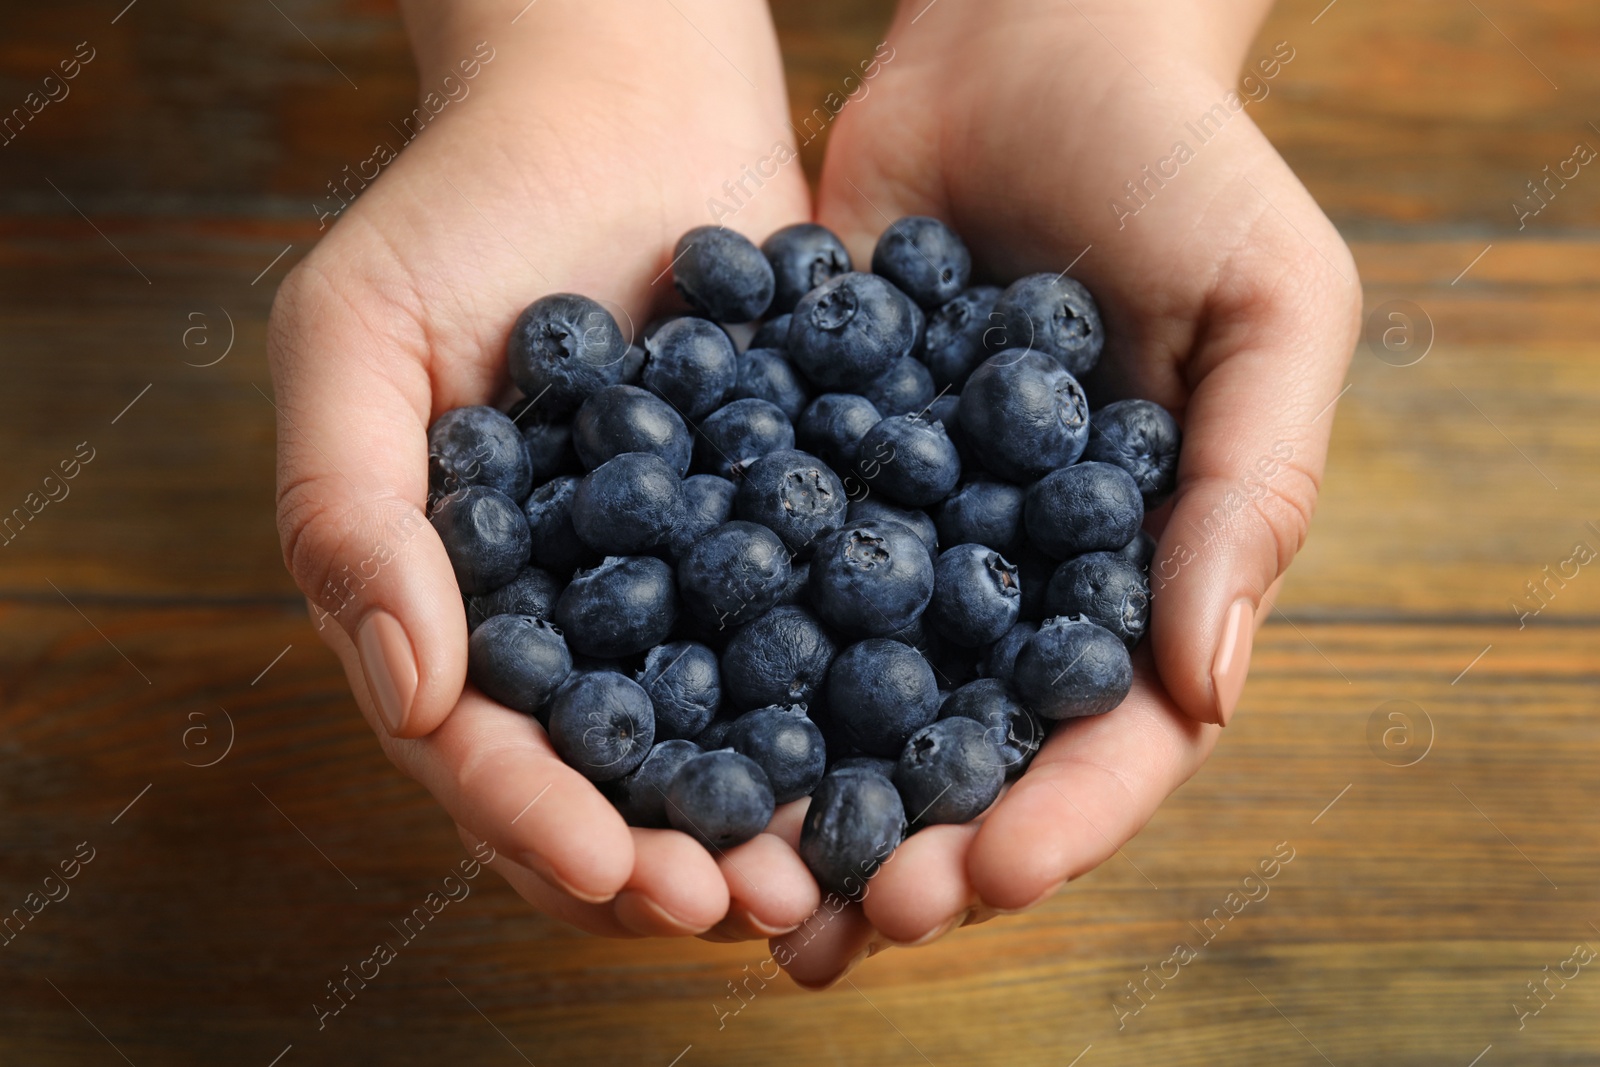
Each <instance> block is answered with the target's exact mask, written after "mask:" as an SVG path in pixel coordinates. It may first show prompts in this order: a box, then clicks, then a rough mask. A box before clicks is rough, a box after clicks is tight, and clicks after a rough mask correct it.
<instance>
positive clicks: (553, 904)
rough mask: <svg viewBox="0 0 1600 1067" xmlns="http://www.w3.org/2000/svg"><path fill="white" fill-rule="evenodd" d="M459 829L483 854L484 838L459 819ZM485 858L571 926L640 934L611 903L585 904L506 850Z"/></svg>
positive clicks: (523, 892)
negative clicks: (628, 924)
mask: <svg viewBox="0 0 1600 1067" xmlns="http://www.w3.org/2000/svg"><path fill="white" fill-rule="evenodd" d="M456 833H457V834H458V835H459V836H460V838H461V843H462V844H463V845H465V846H466V847H467V851H469V852H472V853H474V854H481V852H480V850H481V849H482V848H483V846H484V842H483V841H482V840H481V839H479V837H478V836H477V835H476V834H474V833H473V832H472V831H471V830H468V829H467V828H466V827H465V826H462V825H460V824H459V823H458V824H456ZM486 862H487V863H488V865H489V866H490V867H491V868H493V869H494V872H495V873H496V874H498V875H499V876H500V877H502V878H504V879H505V880H506V883H507V884H508V885H510V886H511V888H512V889H514V890H515V891H516V893H517V895H518V896H520V897H521V898H522V899H523V900H526V901H527V902H528V903H529V904H532V905H533V906H534V907H535V908H537V909H538V910H539V911H541V912H543V913H544V914H546V915H549V916H550V917H551V918H554V919H559V920H561V921H562V922H564V923H566V924H567V925H568V926H573V927H576V928H577V929H579V930H582V931H583V932H584V933H588V934H594V935H595V936H597V937H626V938H633V937H639V936H640V935H639V934H637V933H635V932H634V931H632V930H630V929H628V928H627V927H626V926H623V925H622V923H620V922H619V921H618V920H617V916H616V912H615V910H614V909H613V907H612V906H611V905H610V904H586V903H584V902H583V901H581V900H574V899H573V898H572V897H571V896H570V895H568V894H567V893H566V892H565V891H564V890H561V889H559V888H557V887H555V886H553V885H551V884H550V883H549V882H546V881H545V880H544V879H543V878H541V877H539V875H537V874H535V873H534V872H533V871H530V870H529V869H528V868H526V867H523V866H521V865H520V864H517V863H514V862H512V861H511V859H510V858H508V857H507V856H506V855H505V854H504V853H501V852H496V853H495V854H494V856H493V858H492V859H490V860H488V861H486Z"/></svg>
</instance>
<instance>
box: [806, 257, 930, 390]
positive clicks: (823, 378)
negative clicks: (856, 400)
mask: <svg viewBox="0 0 1600 1067" xmlns="http://www.w3.org/2000/svg"><path fill="white" fill-rule="evenodd" d="M915 343H916V324H915V323H914V322H913V321H912V317H911V312H910V309H909V308H908V306H907V304H906V301H905V299H904V294H902V293H900V292H899V291H898V290H896V289H895V288H894V286H892V285H890V284H889V283H888V282H886V281H884V280H883V279H882V278H879V277H878V276H877V275H874V274H860V273H854V272H852V273H849V274H841V275H839V276H838V277H836V278H831V279H829V280H828V281H826V282H823V283H822V284H821V285H819V286H818V287H817V288H815V289H813V290H811V292H809V293H807V294H806V295H805V296H804V297H802V298H801V300H800V302H799V303H798V304H796V305H795V309H794V312H793V315H792V317H791V318H790V320H789V341H788V344H787V345H786V346H785V347H786V348H787V350H788V353H789V358H790V359H791V360H793V361H794V364H795V366H796V367H799V368H800V372H801V373H802V374H804V375H805V376H806V377H807V378H808V379H809V380H810V381H811V384H812V385H815V386H816V387H817V388H819V389H823V390H842V389H859V388H861V387H862V386H865V385H868V384H870V383H871V382H872V380H873V379H874V378H876V377H877V376H878V375H880V374H882V373H883V372H884V371H886V370H888V369H889V367H890V366H891V365H893V363H894V361H895V360H897V359H899V358H900V357H901V356H905V355H910V354H911V350H912V348H913V346H914V345H915Z"/></svg>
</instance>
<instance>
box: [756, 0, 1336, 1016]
mask: <svg viewBox="0 0 1600 1067" xmlns="http://www.w3.org/2000/svg"><path fill="white" fill-rule="evenodd" d="M1252 5H1253V7H1254V8H1256V9H1259V8H1260V4H1259V3H1258V2H1257V0H1242V2H1241V0H1218V2H1214V3H1212V4H1210V5H1205V4H1202V5H1198V6H1191V5H1171V4H1167V3H1164V2H1162V0H1148V2H1145V0H1134V2H1117V3H1111V2H1109V0H1107V2H1101V0H1077V2H1076V3H1074V4H1043V3H1039V2H1036V0H1000V2H998V3H994V4H984V5H976V4H962V3H959V2H954V0H952V2H949V3H941V4H938V5H937V6H928V5H927V0H908V3H907V4H906V5H905V6H903V7H902V9H901V11H900V14H899V16H898V18H897V20H896V24H895V26H894V28H893V29H892V30H891V32H890V35H889V42H890V44H891V45H892V46H893V48H894V54H893V59H892V61H890V62H887V63H885V64H884V65H883V69H882V73H881V75H880V77H879V78H877V79H876V80H875V81H874V83H873V85H872V90H871V92H870V94H868V95H867V96H866V97H865V98H864V99H861V100H859V101H858V102H857V103H855V104H852V105H851V106H850V107H848V108H846V109H845V111H844V113H843V114H842V115H841V116H840V118H839V121H838V123H837V126H836V128H835V129H834V131H833V134H832V142H831V144H830V145H829V150H828V156H827V161H826V163H825V166H824V171H823V178H822V183H821V188H820V191H819V196H818V216H819V221H821V222H822V223H823V224H824V225H827V226H829V227H831V228H832V229H834V230H835V231H836V232H837V233H839V234H840V236H841V237H843V238H844V239H845V241H846V243H847V244H848V245H849V246H850V250H851V254H852V256H854V257H855V258H856V261H857V262H868V261H870V255H871V250H872V246H873V243H874V241H875V240H876V237H877V234H878V233H879V232H880V231H882V229H883V228H884V227H885V226H886V225H888V223H889V222H890V221H891V220H893V219H895V218H897V217H899V216H901V215H907V214H926V215H934V216H937V217H939V218H942V219H944V220H946V221H947V222H949V223H951V224H952V225H953V226H954V227H955V229H956V231H957V232H958V233H960V234H961V235H962V236H963V237H964V238H965V239H966V241H967V243H968V245H969V247H970V248H971V250H972V253H973V258H974V262H975V264H976V267H977V270H978V272H979V273H982V274H987V275H988V276H990V277H992V278H997V279H1001V280H1002V281H1004V280H1009V279H1012V278H1016V277H1020V276H1021V275H1023V274H1027V273H1031V272H1036V271H1050V272H1055V271H1060V270H1062V269H1063V268H1065V267H1067V266H1068V265H1069V264H1073V263H1074V262H1075V263H1076V266H1073V267H1072V268H1071V269H1072V274H1073V276H1075V277H1077V278H1079V279H1081V280H1082V281H1083V282H1084V283H1085V284H1086V285H1088V286H1089V288H1090V289H1091V290H1092V291H1093V292H1094V293H1095V295H1096V297H1097V298H1098V300H1099V303H1100V307H1101V311H1102V314H1103V316H1104V319H1105V326H1106V333H1107V337H1108V339H1109V341H1108V345H1107V348H1106V351H1105V355H1104V357H1103V359H1102V362H1101V366H1100V368H1099V370H1097V371H1096V372H1095V373H1094V374H1093V375H1092V376H1091V378H1090V380H1089V381H1088V382H1087V383H1086V385H1087V386H1088V388H1089V389H1090V393H1091V396H1092V397H1094V399H1095V403H1097V404H1100V403H1105V402H1106V401H1109V400H1113V399H1117V398H1120V397H1126V396H1139V397H1145V398H1148V399H1151V400H1155V401H1157V402H1158V403H1161V404H1162V405H1164V406H1166V407H1167V408H1168V409H1170V410H1172V411H1174V412H1175V413H1177V414H1178V415H1179V417H1180V421H1181V423H1182V425H1183V429H1184V435H1185V436H1184V449H1183V455H1182V459H1181V461H1180V469H1179V488H1178V491H1177V494H1176V496H1175V499H1174V501H1173V503H1172V504H1171V505H1170V506H1169V507H1166V508H1163V509H1161V510H1160V511H1158V512H1157V513H1156V514H1155V516H1154V520H1155V522H1156V523H1157V524H1158V525H1160V526H1163V527H1164V529H1163V531H1162V532H1161V533H1160V547H1159V549H1158V551H1157V553H1156V558H1155V563H1154V564H1153V565H1152V569H1151V572H1152V588H1153V598H1152V622H1151V636H1150V640H1149V641H1148V642H1146V643H1145V644H1144V645H1142V646H1141V647H1140V649H1139V650H1138V651H1137V652H1136V654H1135V656H1134V664H1135V674H1136V677H1135V682H1134V688H1133V691H1132V693H1131V694H1130V695H1129V697H1128V700H1127V702H1126V703H1125V704H1123V706H1121V707H1120V708H1118V709H1117V710H1115V711H1113V712H1112V713H1110V714H1109V715H1106V716H1103V717H1099V718H1093V719H1087V720H1080V721H1077V722H1071V723H1065V724H1062V725H1061V726H1058V727H1057V728H1056V729H1055V731H1054V732H1053V734H1052V735H1051V737H1050V739H1049V741H1048V742H1047V743H1046V745H1045V746H1044V749H1043V750H1042V751H1041V752H1040V754H1039V756H1038V757H1037V759H1036V760H1035V762H1034V763H1033V765H1032V766H1031V768H1030V769H1029V771H1028V772H1027V774H1025V775H1024V776H1023V777H1022V778H1021V779H1020V780H1019V781H1018V782H1016V783H1015V784H1014V785H1013V786H1012V787H1011V788H1010V789H1009V791H1008V792H1007V793H1006V794H1005V795H1004V796H1002V798H1001V799H1000V800H999V801H998V802H997V804H996V805H995V806H994V807H993V808H992V809H991V810H990V811H989V812H988V813H987V816H986V817H985V818H984V819H983V820H982V823H981V825H969V826H941V827H933V828H931V829H928V830H924V831H922V832H921V833H918V834H916V835H914V836H913V837H911V838H910V839H908V840H907V841H906V843H905V844H904V845H902V846H901V847H900V849H899V850H898V851H897V852H896V853H895V855H894V857H893V858H892V859H891V860H890V861H889V862H888V863H887V864H886V865H885V866H884V867H883V868H882V870H881V871H880V872H879V873H878V875H877V876H876V877H875V878H874V880H873V881H872V882H871V883H870V885H869V888H868V892H867V895H866V897H865V899H864V901H863V902H862V904H861V905H860V906H859V907H858V908H853V910H851V911H848V912H846V913H843V914H842V915H840V916H838V917H835V918H834V919H832V920H831V921H829V922H828V923H826V924H825V925H824V926H823V927H822V928H821V930H820V932H817V931H814V930H812V929H810V928H809V927H808V928H805V929H802V930H800V931H797V932H796V933H794V934H791V935H788V936H787V937H785V938H779V939H776V941H775V943H774V945H775V948H776V946H777V945H778V944H779V943H781V944H782V945H783V947H784V950H785V951H784V952H783V953H781V954H780V959H783V958H787V957H788V956H789V955H790V954H792V955H793V957H794V958H793V959H792V961H790V962H789V965H788V970H789V972H790V974H791V975H792V976H793V977H794V978H795V979H796V980H797V981H800V982H802V983H803V984H809V985H819V984H826V983H827V982H829V981H832V980H836V979H837V977H838V976H839V974H840V973H841V971H842V970H843V969H845V968H846V967H847V965H848V964H849V963H850V962H851V961H853V960H858V959H859V958H861V957H862V956H863V955H865V954H866V953H868V952H869V951H870V950H872V949H874V948H876V947H880V946H882V945H884V944H890V943H907V942H918V941H920V942H924V943H925V942H926V941H927V940H931V939H933V938H935V937H937V936H939V935H940V934H942V933H943V932H945V931H947V930H948V929H950V928H952V927H953V926H955V925H959V924H960V923H962V922H968V921H973V920H982V919H984V918H987V917H989V916H991V915H993V914H995V913H997V912H1000V911H1011V910H1017V909H1023V908H1027V907H1030V906H1031V905H1033V904H1035V903H1037V902H1038V901H1040V900H1042V899H1043V898H1045V897H1047V896H1048V895H1050V894H1051V893H1053V892H1054V891H1055V890H1056V889H1057V888H1059V887H1060V885H1061V884H1062V883H1063V882H1064V881H1066V880H1068V879H1071V878H1076V877H1078V876H1079V875H1082V874H1083V873H1085V872H1087V871H1089V870H1091V869H1092V868H1094V867H1095V866H1096V865H1098V864H1099V863H1101V862H1102V861H1104V860H1105V859H1107V858H1108V857H1109V856H1111V855H1112V854H1113V853H1114V852H1115V851H1116V850H1117V849H1118V848H1119V847H1120V846H1121V845H1122V844H1123V843H1124V842H1126V841H1127V840H1128V839H1129V838H1130V837H1132V836H1133V835H1134V834H1135V833H1136V832H1137V831H1138V830H1139V829H1140V828H1141V827H1142V826H1143V825H1144V824H1145V822H1146V821H1147V820H1148V819H1149V818H1150V817H1151V815H1152V814H1153V813H1154V812H1155V810H1156V808H1157V806H1158V805H1160V803H1161V802H1162V801H1163V800H1164V799H1165V798H1166V797H1167V795H1168V794H1170V793H1171V792H1172V791H1173V790H1174V789H1176V788H1177V787H1178V786H1179V785H1180V784H1181V783H1182V782H1183V781H1185V780H1186V779H1187V778H1188V777H1189V776H1190V775H1191V774H1193V773H1194V771H1195V770H1196V769H1197V768H1198V767H1199V766H1200V764H1201V763H1202V762H1203V761H1204V760H1205V758H1206V756H1207V755H1208V754H1209V752H1210V750H1211V747H1212V746H1213V745H1214V744H1215V743H1216V740H1217V735H1218V734H1219V732H1220V730H1219V728H1218V727H1217V726H1215V725H1209V724H1212V723H1226V722H1227V720H1228V717H1229V715H1230V714H1231V713H1232V711H1233V708H1234V706H1235V704H1236V702H1237V700H1238V697H1239V692H1240V689H1241V688H1242V686H1243V684H1244V676H1245V672H1246V669H1247V667H1248V663H1249V657H1250V646H1251V640H1252V636H1253V633H1254V630H1255V627H1256V626H1257V625H1259V624H1260V622H1261V620H1262V619H1263V618H1264V617H1265V616H1266V614H1267V613H1268V611H1270V603H1271V597H1272V593H1273V592H1274V591H1275V583H1276V582H1277V581H1278V579H1279V577H1280V576H1281V575H1282V574H1283V572H1284V569H1285V568H1286V567H1288V565H1289V562H1290V561H1291V560H1292V559H1293V558H1294V555H1295V553H1296V552H1297V551H1298V550H1299V548H1300V546H1301V544H1302V542H1303V541H1304V539H1305V536H1306V530H1307V524H1308V523H1309V521H1310V518H1311V513H1312V509H1313V506H1314V504H1315V502H1316V495H1317V486H1318V481H1319V479H1320V477H1321V473H1322V466H1323V461H1324V458H1325V454H1326V448H1327V440H1328V432H1329V427H1330V425H1331V423H1332V412H1331V408H1330V405H1331V404H1332V402H1333V401H1334V399H1335V398H1336V396H1337V395H1338V394H1339V390H1340V383H1341V381H1342V379H1343V376H1344V372H1345V367H1346V365H1347V363H1348V361H1349V357H1350V353H1351V349H1352V347H1353V344H1354V341H1355V336H1356V330H1357V319H1358V312H1359V307H1360V290H1359V286H1358V283H1357V278H1356V271H1355V266H1354V264H1353V262H1352V260H1351V258H1350V255H1349V252H1348V251H1347V249H1346V248H1345V246H1344V244H1343V242H1342V241H1341V240H1340V238H1339V235H1338V233H1337V232H1336V231H1335V230H1334V228H1333V226H1332V224H1330V223H1329V222H1328V220H1327V219H1326V218H1325V217H1324V216H1323V215H1322V213H1321V212H1320V211H1319V210H1318V209H1317V206H1316V204H1315V203H1314V202H1313V201H1312V199H1311V197H1310V196H1309V195H1308V194H1307V192H1306V190H1305V189H1304V188H1303V187H1302V186H1301V185H1300V183H1299V182H1298V181H1297V180H1296V179H1295V177H1294V175H1293V174H1292V173H1291V172H1290V170H1289V168H1288V167H1287V166H1286V165H1285V164H1284V162H1283V160H1282V159H1280V158H1279V156H1278V155H1277V153H1276V152H1274V151H1273V149H1272V147H1271V145H1269V144H1268V143H1267V141H1266V140H1265V139H1264V138H1263V137H1262V135H1261V134H1260V132H1259V131H1258V130H1257V129H1256V127H1255V126H1254V124H1253V123H1252V122H1251V120H1250V117H1249V114H1248V105H1247V104H1241V105H1240V106H1239V107H1238V108H1234V109H1230V108H1229V107H1228V105H1227V104H1226V102H1225V100H1226V97H1227V96H1228V94H1229V92H1230V90H1231V88H1232V83H1233V80H1234V78H1235V76H1236V73H1237V71H1238V69H1239V63H1240V60H1241V58H1242V56H1243V51H1244V48H1245V47H1246V45H1247V44H1248V42H1249V40H1250V37H1251V36H1252V34H1253V32H1254V20H1255V18H1256V17H1257V16H1259V14H1260V13H1261V12H1260V10H1254V11H1251V10H1246V9H1248V8H1251V7H1252ZM1208 7H1209V8H1210V9H1211V10H1210V11H1209V12H1208V11H1207V10H1205V9H1206V8H1208ZM1224 9H1226V10H1224ZM919 12H920V15H919ZM1208 16H1209V18H1210V21H1209V22H1208V21H1207V18H1208ZM913 20H915V22H914V24H913ZM1091 20H1092V23H1091ZM1102 34H1104V36H1102ZM1108 38H1109V41H1111V42H1115V46H1113V45H1112V44H1111V43H1108ZM1118 49H1120V50H1121V51H1120V52H1119V51H1118ZM1291 53H1292V48H1289V49H1286V50H1285V51H1284V52H1283V54H1280V55H1279V56H1277V63H1276V65H1275V66H1274V65H1269V67H1268V68H1266V69H1270V70H1272V71H1273V75H1274V76H1275V77H1283V78H1285V79H1287V78H1289V77H1292V74H1285V73H1284V72H1283V63H1284V56H1285V55H1289V54H1291ZM1264 55H1265V56H1266V58H1268V59H1271V58H1273V56H1272V49H1271V48H1270V46H1269V47H1268V48H1267V49H1266V50H1265V52H1264ZM1253 58H1255V57H1253ZM1291 61H1292V60H1291ZM1140 71H1143V72H1144V73H1143V74H1141V73H1140ZM1252 73H1253V74H1254V75H1255V78H1254V80H1253V81H1251V82H1249V83H1247V85H1255V86H1257V89H1256V90H1254V92H1255V93H1260V91H1261V90H1260V88H1259V87H1260V86H1262V85H1266V86H1267V87H1268V89H1267V91H1270V85H1271V81H1270V79H1264V78H1263V77H1262V75H1263V74H1264V73H1265V71H1264V70H1263V69H1261V68H1256V67H1255V66H1254V63H1252ZM1144 74H1148V75H1149V78H1150V79H1151V81H1152V82H1154V84H1151V83H1150V82H1147V81H1146V80H1145V77H1144ZM1235 99H1236V100H1238V99H1240V98H1235ZM1213 105H1221V108H1220V110H1219V111H1218V112H1215V113H1213V114H1215V115H1220V116H1221V117H1222V121H1217V120H1216V119H1213V120H1212V121H1213V122H1215V123H1216V124H1217V125H1219V126H1220V130H1217V129H1214V128H1213V127H1211V126H1208V127H1207V129H1206V133H1207V134H1208V136H1207V139H1206V140H1205V141H1203V142H1202V141H1201V140H1200V139H1199V137H1197V136H1196V134H1195V133H1194V132H1192V131H1191V128H1190V127H1189V126H1186V125H1185V123H1198V122H1199V120H1200V116H1202V115H1206V114H1208V113H1212V112H1211V109H1212V108H1213ZM1178 141H1184V142H1187V145H1188V148H1189V149H1190V150H1192V151H1191V152H1190V153H1188V154H1186V155H1185V159H1184V161H1183V162H1181V163H1179V162H1177V161H1176V160H1174V159H1172V158H1171V157H1173V156H1174V155H1175V148H1174V143H1175V142H1178ZM1162 160H1167V161H1168V162H1166V163H1164V164H1163V163H1161V161H1162ZM1147 165H1148V166H1149V168H1150V171H1151V172H1152V173H1155V174H1156V175H1157V177H1156V178H1155V179H1152V180H1150V181H1149V183H1148V185H1147V189H1148V193H1147V194H1146V195H1145V196H1144V198H1143V200H1142V202H1141V201H1139V200H1132V199H1128V198H1127V188H1126V187H1125V185H1124V183H1126V182H1129V181H1132V182H1135V183H1138V182H1141V181H1144V180H1145V170H1144V168H1145V167H1146V166H1147ZM1158 168H1159V169H1158ZM1158 183H1159V184H1158ZM1119 199H1120V200H1122V202H1123V205H1124V206H1123V208H1122V209H1120V210H1118V209H1115V208H1113V207H1112V206H1111V205H1112V204H1113V203H1114V202H1116V201H1118V200H1119ZM1080 256H1081V258H1080Z"/></svg>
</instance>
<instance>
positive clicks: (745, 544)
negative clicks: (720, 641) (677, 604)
mask: <svg viewBox="0 0 1600 1067" xmlns="http://www.w3.org/2000/svg"><path fill="white" fill-rule="evenodd" d="M788 582H789V551H788V549H786V548H784V546H783V542H782V541H780V540H779V539H778V535H777V534H775V533H773V532H772V531H771V530H769V529H767V528H766V527H765V526H758V525H756V524H755V523H753V522H741V521H737V520H736V521H734V522H727V523H723V524H722V525H721V526H718V527H717V528H716V529H715V530H712V531H711V532H709V533H707V534H704V535H702V536H701V537H699V538H697V539H696V540H695V541H694V542H693V543H691V544H690V545H689V548H688V550H687V551H685V552H684V554H683V556H682V558H681V559H679V560H678V591H679V592H680V593H682V594H683V602H684V604H685V605H686V606H687V607H688V608H689V610H690V611H691V612H693V613H694V614H695V615H696V616H698V617H699V618H700V620H701V621H702V622H704V623H706V624H707V625H710V626H715V627H717V628H719V629H722V628H726V627H729V626H742V625H743V624H744V623H747V622H749V621H750V620H751V619H753V618H755V617H756V616H757V615H760V614H761V613H762V612H764V611H766V610H767V609H768V608H770V607H772V606H773V605H774V604H776V603H777V601H778V596H779V594H780V593H781V592H782V591H783V588H784V586H786V585H787V584H788Z"/></svg>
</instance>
